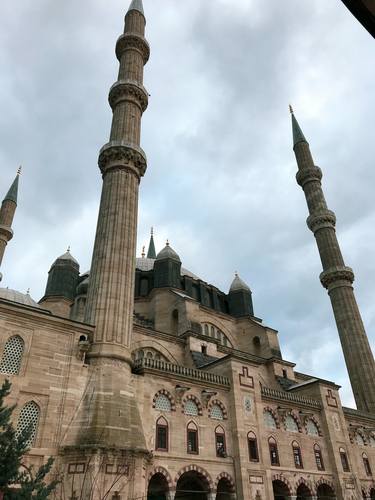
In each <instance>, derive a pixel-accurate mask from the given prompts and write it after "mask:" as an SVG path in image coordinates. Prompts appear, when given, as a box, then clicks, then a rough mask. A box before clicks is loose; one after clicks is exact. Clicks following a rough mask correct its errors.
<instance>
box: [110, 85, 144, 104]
mask: <svg viewBox="0 0 375 500" xmlns="http://www.w3.org/2000/svg"><path fill="white" fill-rule="evenodd" d="M126 100H130V101H132V102H135V103H136V104H137V105H138V106H140V107H141V110H142V112H144V111H146V109H147V106H148V93H147V91H146V89H145V88H144V87H143V86H141V85H139V83H138V82H136V81H135V80H120V81H118V82H116V83H114V84H113V85H112V87H111V89H110V91H109V97H108V101H109V104H110V106H111V108H112V109H114V107H115V106H116V104H118V103H119V102H121V101H126Z"/></svg>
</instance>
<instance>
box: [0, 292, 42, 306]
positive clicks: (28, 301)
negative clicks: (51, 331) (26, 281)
mask: <svg viewBox="0 0 375 500" xmlns="http://www.w3.org/2000/svg"><path fill="white" fill-rule="evenodd" d="M0 299H4V300H9V302H16V303H17V304H22V305H24V306H29V307H38V308H39V309H40V305H39V304H38V303H37V302H35V300H34V299H33V298H32V297H30V294H29V293H21V292H18V291H17V290H12V289H11V288H0Z"/></svg>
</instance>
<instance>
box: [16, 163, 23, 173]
mask: <svg viewBox="0 0 375 500" xmlns="http://www.w3.org/2000/svg"><path fill="white" fill-rule="evenodd" d="M21 171H22V165H20V166H19V167H18V169H17V175H21Z"/></svg>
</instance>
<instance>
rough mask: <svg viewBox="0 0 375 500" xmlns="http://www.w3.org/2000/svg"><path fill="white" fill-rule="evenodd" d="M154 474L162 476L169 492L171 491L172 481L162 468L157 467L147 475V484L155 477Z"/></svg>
mask: <svg viewBox="0 0 375 500" xmlns="http://www.w3.org/2000/svg"><path fill="white" fill-rule="evenodd" d="M155 474H161V475H162V476H164V478H165V480H166V481H167V483H168V488H169V489H170V490H171V489H173V480H172V477H171V475H170V474H169V472H168V471H167V469H164V467H159V466H157V467H154V468H153V469H152V470H151V471H150V473H149V475H148V483H149V482H150V481H151V479H152V477H153V476H155Z"/></svg>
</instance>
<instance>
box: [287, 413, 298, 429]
mask: <svg viewBox="0 0 375 500" xmlns="http://www.w3.org/2000/svg"><path fill="white" fill-rule="evenodd" d="M284 424H285V429H286V430H287V431H289V432H298V425H297V422H296V421H295V419H294V417H292V415H287V416H286V417H285V419H284Z"/></svg>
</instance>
